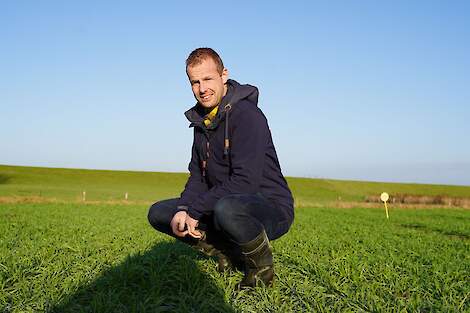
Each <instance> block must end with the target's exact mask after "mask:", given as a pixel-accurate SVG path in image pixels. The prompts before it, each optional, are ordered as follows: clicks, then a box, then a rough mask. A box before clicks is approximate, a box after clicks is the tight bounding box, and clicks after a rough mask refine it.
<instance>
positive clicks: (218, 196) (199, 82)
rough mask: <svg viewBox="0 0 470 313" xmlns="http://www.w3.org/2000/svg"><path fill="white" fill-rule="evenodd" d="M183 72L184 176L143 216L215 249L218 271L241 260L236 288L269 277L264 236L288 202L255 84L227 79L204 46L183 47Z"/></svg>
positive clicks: (269, 236) (282, 228)
mask: <svg viewBox="0 0 470 313" xmlns="http://www.w3.org/2000/svg"><path fill="white" fill-rule="evenodd" d="M186 74H187V75H188V78H189V82H190V84H191V88H192V91H193V94H194V97H195V98H196V100H197V103H196V105H195V106H194V107H192V108H191V109H189V110H188V111H187V112H185V115H186V117H187V118H188V120H189V121H190V122H191V124H190V127H193V128H194V141H193V145H192V154H191V161H190V163H189V172H190V176H189V178H188V181H187V183H186V185H185V188H184V191H183V192H182V193H181V197H180V198H176V199H168V200H164V201H159V202H157V203H155V204H153V205H152V206H151V208H150V210H149V213H148V219H149V222H150V224H151V225H152V226H153V227H154V228H155V229H156V230H158V231H160V232H164V233H166V234H168V235H171V236H174V237H176V238H179V239H180V240H182V241H183V242H186V243H188V244H190V245H193V246H195V247H196V248H198V249H199V250H201V251H203V252H205V253H206V254H209V255H214V256H217V257H218V263H219V270H220V271H223V270H225V269H226V268H227V267H229V266H237V267H240V266H243V269H244V272H245V276H244V278H243V280H242V281H241V282H240V283H239V286H238V287H239V288H245V287H255V286H258V285H260V283H262V284H265V285H270V284H271V283H272V280H273V277H274V268H273V255H272V249H271V246H270V243H269V242H270V240H274V239H277V238H279V237H281V236H282V235H284V234H285V233H287V231H288V230H289V227H290V226H291V224H292V221H293V219H294V209H293V199H292V194H291V192H290V190H289V187H288V185H287V182H286V180H285V179H284V176H283V175H282V173H281V168H280V165H279V161H278V158H277V154H276V150H275V148H274V144H273V141H272V138H271V132H270V130H269V127H268V123H267V120H266V117H265V116H264V114H263V112H262V111H261V110H260V109H259V108H258V106H257V105H258V89H257V88H256V87H254V86H251V85H240V84H239V83H238V82H236V81H234V80H231V79H229V78H228V70H227V69H226V68H225V67H224V65H223V63H222V60H221V58H220V57H219V55H218V54H217V53H216V52H215V51H214V50H212V49H210V48H199V49H196V50H194V51H193V52H191V54H190V55H189V57H188V59H187V60H186Z"/></svg>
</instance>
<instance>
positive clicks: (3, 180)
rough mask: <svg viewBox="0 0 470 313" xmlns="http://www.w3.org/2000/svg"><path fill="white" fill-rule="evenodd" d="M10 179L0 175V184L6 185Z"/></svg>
mask: <svg viewBox="0 0 470 313" xmlns="http://www.w3.org/2000/svg"><path fill="white" fill-rule="evenodd" d="M10 179H11V177H10V176H8V175H5V174H0V184H6V183H8V181H9V180H10Z"/></svg>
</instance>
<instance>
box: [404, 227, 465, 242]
mask: <svg viewBox="0 0 470 313" xmlns="http://www.w3.org/2000/svg"><path fill="white" fill-rule="evenodd" d="M400 226H401V227H404V228H410V229H414V230H417V231H421V232H424V233H437V234H440V235H444V236H447V237H449V238H450V239H460V240H469V239H470V236H469V235H468V234H465V233H462V232H459V231H456V230H443V229H439V228H430V227H428V226H426V225H422V224H400Z"/></svg>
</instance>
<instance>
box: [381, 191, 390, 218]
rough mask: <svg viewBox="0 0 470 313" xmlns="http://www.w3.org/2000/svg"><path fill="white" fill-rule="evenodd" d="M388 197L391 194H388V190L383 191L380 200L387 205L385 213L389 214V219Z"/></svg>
mask: <svg viewBox="0 0 470 313" xmlns="http://www.w3.org/2000/svg"><path fill="white" fill-rule="evenodd" d="M388 198H389V196H388V193H386V192H382V194H381V195H380V200H382V201H383V203H384V205H385V214H387V219H388V208H387V201H388Z"/></svg>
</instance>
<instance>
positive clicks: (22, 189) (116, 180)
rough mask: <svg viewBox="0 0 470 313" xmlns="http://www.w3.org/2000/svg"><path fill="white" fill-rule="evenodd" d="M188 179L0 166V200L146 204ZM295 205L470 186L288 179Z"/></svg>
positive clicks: (174, 192) (460, 193)
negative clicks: (127, 201)
mask: <svg viewBox="0 0 470 313" xmlns="http://www.w3.org/2000/svg"><path fill="white" fill-rule="evenodd" d="M187 177H188V175H187V174H184V173H159V172H134V171H108V170H84V169H63V168H44V167H23V166H7V165H0V197H41V198H46V199H56V200H59V201H76V200H80V199H81V196H82V192H83V191H86V196H87V200H91V201H93V200H96V201H104V200H106V201H107V200H111V201H112V200H123V199H124V194H125V193H126V192H127V193H128V194H129V201H144V202H149V203H151V202H152V201H156V200H159V199H165V198H170V197H178V196H179V194H180V193H181V191H182V189H183V187H184V184H185V182H186V179H187ZM287 181H288V183H289V186H290V187H291V189H292V192H293V194H294V198H295V200H296V204H297V205H301V206H313V205H317V204H319V205H321V204H325V203H329V202H332V201H337V200H341V201H351V202H358V201H363V200H364V199H365V197H366V196H370V195H379V194H380V193H381V192H383V191H387V192H388V193H390V194H394V193H400V194H415V195H429V196H435V195H446V196H450V197H470V186H447V185H425V184H397V183H378V182H359V181H346V180H331V179H310V178H293V177H288V178H287Z"/></svg>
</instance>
